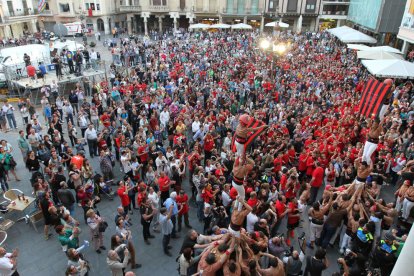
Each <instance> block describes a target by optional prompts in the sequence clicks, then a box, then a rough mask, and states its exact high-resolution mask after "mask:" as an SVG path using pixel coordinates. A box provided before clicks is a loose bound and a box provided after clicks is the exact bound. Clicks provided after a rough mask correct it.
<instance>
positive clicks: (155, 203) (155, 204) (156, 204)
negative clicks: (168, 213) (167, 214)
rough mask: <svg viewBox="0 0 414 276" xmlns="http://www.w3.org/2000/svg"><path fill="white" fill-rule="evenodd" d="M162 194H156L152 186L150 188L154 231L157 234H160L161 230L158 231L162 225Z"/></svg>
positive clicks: (149, 196)
mask: <svg viewBox="0 0 414 276" xmlns="http://www.w3.org/2000/svg"><path fill="white" fill-rule="evenodd" d="M160 194H161V192H158V193H156V192H155V191H154V188H153V187H152V186H150V187H149V193H148V200H149V202H150V204H151V207H152V211H153V214H154V215H153V217H152V230H153V231H154V232H156V233H159V232H160V230H159V229H158V226H159V225H160V223H159V217H160V212H159V209H160Z"/></svg>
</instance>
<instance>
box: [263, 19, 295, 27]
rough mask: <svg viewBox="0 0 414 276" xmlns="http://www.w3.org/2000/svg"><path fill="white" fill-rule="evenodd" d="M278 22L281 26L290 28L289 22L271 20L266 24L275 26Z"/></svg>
mask: <svg viewBox="0 0 414 276" xmlns="http://www.w3.org/2000/svg"><path fill="white" fill-rule="evenodd" d="M276 24H278V25H279V27H280V28H289V24H288V23H285V22H282V21H274V22H269V23H267V24H266V25H265V27H275V26H276Z"/></svg>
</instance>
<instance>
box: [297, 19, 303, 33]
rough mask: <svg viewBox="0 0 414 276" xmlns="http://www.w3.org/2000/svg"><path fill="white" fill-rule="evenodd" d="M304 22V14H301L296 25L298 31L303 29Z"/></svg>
mask: <svg viewBox="0 0 414 276" xmlns="http://www.w3.org/2000/svg"><path fill="white" fill-rule="evenodd" d="M302 22H303V16H302V15H300V16H299V19H298V24H297V27H296V31H297V32H298V33H300V32H301V31H302Z"/></svg>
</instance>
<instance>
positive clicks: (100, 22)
mask: <svg viewBox="0 0 414 276" xmlns="http://www.w3.org/2000/svg"><path fill="white" fill-rule="evenodd" d="M96 24H97V25H98V31H99V32H103V33H104V32H105V24H104V21H103V20H102V19H101V18H98V19H97V20H96Z"/></svg>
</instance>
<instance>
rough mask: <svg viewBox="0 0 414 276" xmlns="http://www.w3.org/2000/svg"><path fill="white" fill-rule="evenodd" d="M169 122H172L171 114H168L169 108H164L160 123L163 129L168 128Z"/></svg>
mask: <svg viewBox="0 0 414 276" xmlns="http://www.w3.org/2000/svg"><path fill="white" fill-rule="evenodd" d="M169 120H170V112H168V109H167V107H164V109H163V110H162V111H161V113H160V123H161V127H162V128H163V129H166V128H167V126H168V121H169Z"/></svg>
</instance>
